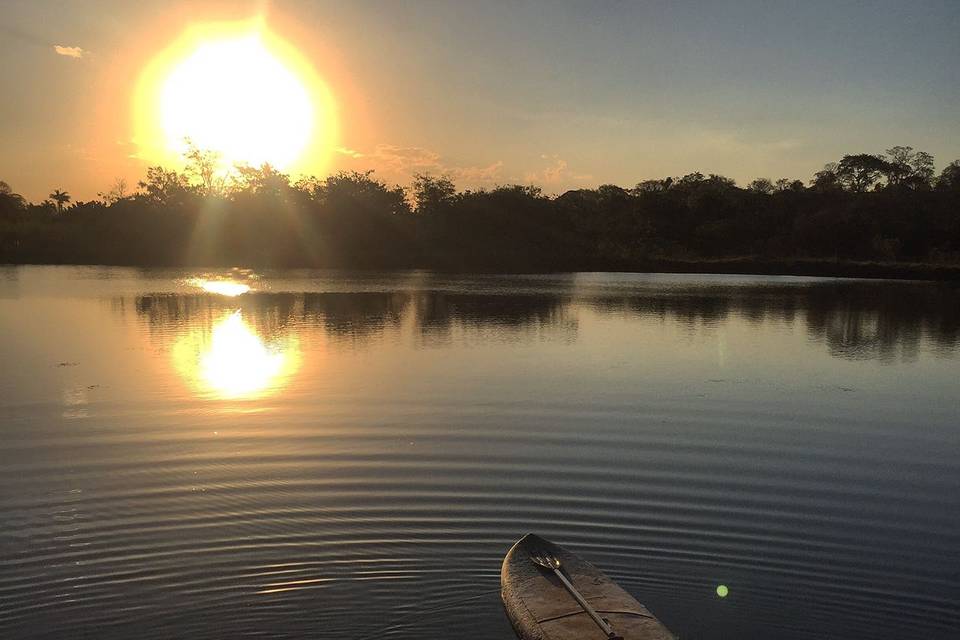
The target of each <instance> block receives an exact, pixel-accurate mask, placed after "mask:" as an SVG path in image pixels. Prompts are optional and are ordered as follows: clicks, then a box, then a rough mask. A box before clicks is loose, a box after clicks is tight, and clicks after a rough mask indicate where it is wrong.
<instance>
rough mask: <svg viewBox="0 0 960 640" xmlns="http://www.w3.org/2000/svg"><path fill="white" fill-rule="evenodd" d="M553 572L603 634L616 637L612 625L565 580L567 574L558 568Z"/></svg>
mask: <svg viewBox="0 0 960 640" xmlns="http://www.w3.org/2000/svg"><path fill="white" fill-rule="evenodd" d="M553 572H554V573H555V574H557V577H558V578H560V581H561V582H563V586H565V587H566V588H567V591H569V592H570V595H572V596H573V597H574V598H576V600H577V602H578V603H579V604H580V606H581V607H583V610H584V611H586V612H587V613H588V614H589V615H590V617H591V618H593V621H594V622H596V623H597V626H598V627H600V628H601V629H602V630H603V632H604V633H605V634H607V637H608V638H616V637H617V634H616V633H614V631H613V627H611V626H610V625H609V623H607V621H606V620H604V619H603V618H601V617H600V614H599V613H597V612H596V610H595V609H594V608H593V607H591V606H590V603H588V602H587V601H586V600H584V598H583V596H582V595H580V592H579V591H577V589H576V587H574V586H573V584H571V582H570V581H569V580H567V576H565V575H563V572H562V571H560V569H554V570H553Z"/></svg>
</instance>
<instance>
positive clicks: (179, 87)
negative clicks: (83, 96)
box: [134, 23, 336, 171]
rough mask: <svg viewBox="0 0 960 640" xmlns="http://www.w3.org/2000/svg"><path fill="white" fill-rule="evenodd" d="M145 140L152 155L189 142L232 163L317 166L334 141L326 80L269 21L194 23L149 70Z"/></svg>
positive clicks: (143, 103)
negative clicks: (270, 28) (269, 26)
mask: <svg viewBox="0 0 960 640" xmlns="http://www.w3.org/2000/svg"><path fill="white" fill-rule="evenodd" d="M134 111H135V120H136V121H137V123H136V128H137V132H138V133H137V141H138V143H139V144H140V146H141V147H142V148H143V149H142V151H145V155H147V156H149V159H150V160H154V161H169V160H170V159H174V158H179V157H180V156H182V155H183V153H184V151H186V150H187V145H188V143H187V141H188V140H189V141H190V143H192V144H193V145H195V146H196V147H197V148H198V149H202V150H210V151H214V152H216V153H218V154H219V156H220V159H221V162H222V164H223V166H224V167H230V166H232V165H234V164H248V165H252V166H259V165H261V164H263V163H269V164H271V165H273V166H274V167H276V168H278V169H281V170H285V171H289V170H291V169H292V168H294V167H295V166H297V165H301V164H302V165H310V166H311V167H312V168H319V167H322V166H323V165H324V164H325V161H326V156H327V155H328V154H329V152H330V149H331V148H332V147H333V146H334V144H335V140H334V138H335V133H336V132H335V129H336V125H335V116H334V112H333V108H332V101H331V99H330V97H329V94H328V92H327V91H326V88H325V86H324V84H323V82H322V81H321V80H320V79H319V78H318V77H317V76H316V74H315V73H314V72H313V70H312V68H311V67H310V65H309V64H307V63H306V62H305V61H304V60H303V59H302V58H301V57H300V56H299V54H298V52H297V51H296V50H295V49H293V47H291V46H290V45H289V44H287V43H285V42H284V41H283V40H281V39H279V38H278V37H276V36H275V35H273V34H271V33H270V32H269V31H268V30H267V29H266V28H265V27H264V26H263V25H262V24H260V23H254V24H241V25H228V26H224V25H215V26H202V27H194V28H193V29H191V30H190V31H189V32H188V33H187V34H185V35H184V36H183V37H182V38H181V39H180V40H179V41H177V42H176V43H175V44H174V45H172V46H171V47H170V48H169V49H168V50H166V51H164V52H163V53H161V54H160V55H159V56H157V58H156V59H155V60H154V61H153V62H152V63H151V64H150V65H149V66H148V68H147V69H146V70H145V71H144V74H143V77H142V78H141V82H140V88H139V90H138V92H137V98H136V100H135V106H134Z"/></svg>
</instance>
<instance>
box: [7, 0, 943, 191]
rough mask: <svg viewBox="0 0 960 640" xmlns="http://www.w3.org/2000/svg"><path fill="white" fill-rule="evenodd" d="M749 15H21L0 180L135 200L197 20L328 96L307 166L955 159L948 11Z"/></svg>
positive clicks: (307, 11) (740, 8) (562, 172)
mask: <svg viewBox="0 0 960 640" xmlns="http://www.w3.org/2000/svg"><path fill="white" fill-rule="evenodd" d="M401 4H402V6H401ZM812 5H816V3H812ZM758 6H762V7H763V10H762V11H761V10H758V7H751V6H750V3H737V5H735V6H732V7H731V6H723V7H721V6H717V7H713V6H711V7H708V8H704V7H699V8H693V7H688V6H685V5H677V6H667V7H664V6H656V7H654V6H639V5H637V6H627V7H623V6H612V5H611V6H595V5H592V4H586V5H584V4H569V5H568V4H565V3H546V4H538V3H536V2H535V3H529V4H525V5H517V6H511V5H497V4H482V3H476V4H475V3H464V4H454V3H443V4H441V5H437V4H432V3H417V2H413V3H387V4H385V3H367V2H359V3H349V4H344V3H333V2H307V1H306V0H287V1H276V2H263V1H238V2H208V3H181V4H170V5H167V4H164V5H163V6H134V5H133V4H132V3H123V2H114V1H110V0H91V1H90V2H86V3H67V4H59V3H48V2H33V3H22V4H15V5H12V6H10V7H5V10H4V16H3V19H2V22H0V31H2V36H3V37H0V55H2V56H3V59H4V61H5V62H6V64H5V65H3V66H2V68H0V82H2V83H3V85H4V86H5V87H8V88H10V87H12V88H14V90H12V91H11V90H9V89H8V91H6V99H5V100H4V101H3V103H4V104H3V105H0V140H2V141H3V145H2V149H0V180H4V181H6V182H8V183H9V184H10V185H11V186H12V187H13V188H14V190H15V191H18V192H20V193H22V194H23V195H25V196H26V197H27V198H28V199H31V200H39V199H42V198H43V197H45V196H46V194H47V193H49V192H50V191H51V190H52V189H54V188H61V189H66V190H68V191H69V192H70V193H71V194H73V195H74V198H75V199H89V198H91V197H94V196H95V195H96V193H97V192H100V191H107V190H108V189H109V188H110V186H111V183H112V182H113V181H114V180H115V179H116V178H124V179H125V180H126V181H127V183H128V184H129V185H131V186H133V185H135V183H136V181H137V179H138V178H139V177H140V176H142V175H143V173H144V170H145V168H146V166H147V165H148V164H151V163H152V162H155V161H156V158H150V157H144V155H145V154H144V150H143V149H142V148H139V147H138V145H137V144H136V142H135V138H136V131H135V130H134V126H133V120H134V117H133V115H134V114H133V113H132V110H133V104H134V100H133V98H134V92H135V88H136V86H137V81H138V78H140V77H141V74H142V72H143V70H144V68H145V67H146V66H147V65H148V64H149V63H150V61H151V60H152V59H154V58H155V56H157V55H158V54H159V53H160V52H162V51H163V50H165V49H166V48H168V47H169V46H170V45H171V43H173V42H175V41H176V40H177V39H178V38H179V37H181V36H182V34H183V33H184V32H185V30H187V29H189V28H190V27H191V26H195V25H197V24H203V23H210V22H217V21H224V20H249V19H251V18H252V17H255V16H258V15H259V16H263V17H264V20H265V23H266V24H267V25H268V27H269V29H270V31H272V32H273V33H275V34H277V35H278V36H280V37H282V38H283V39H284V40H285V41H286V42H288V43H289V44H290V46H292V47H294V48H295V49H296V50H297V52H298V54H299V56H300V57H301V58H302V59H303V60H305V61H306V62H307V63H308V64H309V65H310V66H311V67H312V70H313V71H314V72H315V73H316V75H317V76H319V77H320V78H322V79H323V82H324V83H325V84H326V85H327V86H328V87H329V90H330V92H331V94H332V96H333V100H334V102H335V105H336V111H337V115H338V117H337V130H338V133H337V136H336V140H335V141H330V142H329V147H330V154H329V159H330V161H329V162H328V163H326V166H319V165H318V166H316V167H314V169H315V170H318V171H333V170H340V169H347V170H350V169H357V170H366V169H374V170H375V171H376V174H377V175H378V176H379V177H381V178H382V179H384V180H387V181H388V182H392V183H393V182H396V183H400V184H407V183H409V180H410V177H411V175H412V174H414V173H417V172H429V173H434V174H438V173H446V174H449V175H451V176H452V177H453V178H454V180H455V181H456V182H457V183H458V185H460V186H461V187H482V186H492V185H494V184H498V183H501V184H502V183H513V182H520V183H530V182H533V183H537V184H539V185H541V186H543V187H544V189H545V191H547V192H548V193H557V192H562V191H563V190H566V189H568V188H575V187H581V186H596V185H597V184H601V183H609V182H612V183H617V184H621V185H624V186H632V185H633V184H635V183H636V182H638V181H640V180H642V179H646V178H651V177H660V176H664V175H679V174H683V173H687V172H691V171H696V170H700V171H703V172H704V173H709V172H716V173H721V174H725V175H728V176H731V177H734V178H736V179H737V180H738V181H739V182H740V183H741V184H744V183H746V182H747V181H749V180H750V179H752V178H754V177H758V176H766V177H770V178H774V179H775V178H777V177H780V176H788V177H791V178H793V177H796V178H801V179H804V180H806V179H809V178H810V176H811V175H812V174H813V172H814V171H816V170H817V169H819V168H820V167H821V166H822V165H823V164H824V163H825V162H829V161H832V160H836V159H838V158H839V157H840V156H841V155H842V154H844V153H857V152H871V153H879V152H882V151H883V150H884V149H886V148H888V147H891V146H893V145H897V144H907V145H912V146H914V147H916V148H919V149H923V150H926V151H929V152H931V153H933V154H934V155H935V157H936V160H937V167H938V169H939V168H941V167H943V166H944V165H945V164H946V163H947V162H949V161H950V160H953V159H955V158H956V157H958V156H960V140H958V136H957V132H958V131H960V110H958V109H957V108H956V104H958V103H960V89H958V87H957V83H956V82H955V78H953V77H952V76H951V75H950V72H949V69H948V67H949V65H943V64H939V62H942V61H944V60H951V59H953V60H955V59H958V57H960V44H958V42H960V40H958V39H957V38H956V37H955V36H956V28H960V8H958V6H957V5H950V4H946V5H944V4H942V3H935V2H930V3H928V4H923V6H922V7H921V10H911V11H906V10H905V9H903V8H897V7H896V6H894V5H892V6H891V9H890V11H885V12H876V14H877V15H870V16H863V15H859V12H855V11H853V10H852V9H849V8H847V7H840V8H836V7H835V6H834V5H829V6H831V7H833V8H831V9H830V12H829V13H830V20H829V21H828V22H824V18H823V15H825V14H824V13H823V11H822V9H823V8H824V7H819V9H820V10H821V11H818V7H816V6H810V7H806V6H805V7H804V8H795V9H787V8H779V9H771V8H769V7H767V5H758ZM825 6H826V5H825ZM886 29H895V31H896V33H898V39H894V40H896V42H900V43H901V44H900V45H898V44H896V42H894V41H893V40H891V38H889V37H886V36H885V35H883V34H884V33H887V31H885V30H886ZM902 43H907V44H909V46H901V45H902ZM241 135H242V134H241Z"/></svg>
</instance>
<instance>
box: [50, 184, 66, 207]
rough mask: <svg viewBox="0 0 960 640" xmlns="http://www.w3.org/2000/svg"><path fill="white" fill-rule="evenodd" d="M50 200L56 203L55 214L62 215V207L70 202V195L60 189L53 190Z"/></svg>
mask: <svg viewBox="0 0 960 640" xmlns="http://www.w3.org/2000/svg"><path fill="white" fill-rule="evenodd" d="M50 199H51V200H53V201H54V202H56V203H57V213H63V205H65V204H66V203H68V202H70V194H69V193H67V192H66V191H61V190H60V189H54V191H53V193H51V194H50Z"/></svg>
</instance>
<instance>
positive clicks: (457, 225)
mask: <svg viewBox="0 0 960 640" xmlns="http://www.w3.org/2000/svg"><path fill="white" fill-rule="evenodd" d="M215 162H216V158H215V157H214V156H213V155H212V154H208V153H200V152H196V151H194V152H192V153H191V154H190V155H189V156H188V165H187V169H186V170H185V171H184V172H182V173H178V172H176V171H169V170H166V169H164V168H161V167H152V168H150V169H149V170H148V171H147V175H146V176H145V178H144V179H143V181H142V182H140V183H139V185H138V188H137V189H136V191H135V192H134V193H132V194H127V192H126V187H125V185H124V184H123V182H122V181H118V182H117V184H116V185H115V186H114V188H113V189H112V190H111V191H110V192H108V193H105V194H101V196H100V197H99V199H97V200H94V201H90V202H75V203H71V202H70V195H69V194H68V193H66V192H64V191H60V190H56V191H54V192H53V193H51V195H50V200H47V201H45V202H42V203H39V204H29V203H27V202H25V200H24V199H23V198H22V197H20V196H19V195H17V194H16V193H14V192H13V191H12V190H11V189H10V187H9V186H8V185H6V183H2V182H0V262H6V263H79V264H127V265H196V266H214V265H236V264H244V265H251V266H316V267H356V268H393V267H425V268H437V269H470V270H498V271H505V270H509V271H540V270H589V269H630V268H645V267H649V266H650V265H655V264H658V263H663V262H668V261H686V262H702V261H707V260H717V259H725V258H749V259H753V260H758V261H770V260H782V259H788V260H789V259H817V260H830V261H838V260H839V261H875V262H923V263H937V264H953V265H956V264H960V161H954V162H953V163H951V164H950V165H948V166H947V167H946V168H945V169H944V170H943V171H942V172H941V173H940V174H939V176H937V175H935V173H934V168H933V158H932V157H931V156H930V155H929V154H926V153H923V152H914V151H913V150H912V149H911V148H909V147H895V148H893V149H890V150H888V151H887V152H886V154H885V155H882V156H881V155H870V154H858V155H848V156H844V157H843V158H842V159H841V160H840V161H839V162H838V163H835V164H830V165H827V166H826V167H825V168H824V169H823V170H822V171H819V172H817V174H816V175H815V176H814V178H813V180H812V181H811V182H810V183H809V185H805V184H804V183H802V182H800V181H790V180H787V179H780V180H777V181H775V182H774V181H771V180H768V179H764V178H761V179H758V180H754V181H753V182H752V183H750V184H749V185H748V186H747V187H746V188H740V187H738V186H737V185H736V184H735V183H734V181H733V180H731V179H729V178H725V177H723V176H718V175H712V174H711V175H708V176H704V175H702V174H700V173H692V174H688V175H685V176H683V177H680V178H666V179H662V180H647V181H645V182H641V183H639V184H637V185H636V186H635V187H634V188H632V189H625V188H621V187H618V186H614V185H603V186H601V187H599V188H597V189H589V190H588V189H582V190H576V191H568V192H566V193H564V194H562V195H560V196H557V197H547V196H545V195H543V193H542V192H541V190H540V189H539V188H537V187H533V186H521V185H510V186H502V187H497V188H494V189H491V190H477V191H460V192H458V191H457V190H456V188H455V186H454V184H453V183H452V182H451V181H450V180H449V179H447V178H444V177H431V176H418V177H417V179H416V181H415V182H414V184H413V185H412V187H411V188H410V189H409V190H405V189H403V188H401V187H398V186H389V185H387V184H384V183H383V182H381V181H379V180H377V179H376V178H375V177H374V176H373V175H372V173H338V174H336V175H333V176H330V177H328V178H326V179H323V180H320V179H316V178H303V179H300V180H297V181H292V180H291V179H290V177H289V176H287V175H285V174H282V173H279V172H277V171H276V170H274V169H272V168H271V167H270V166H268V165H265V166H263V167H260V168H252V167H238V168H236V170H235V171H234V172H233V173H232V175H231V176H230V178H229V179H224V178H218V177H217V175H216V173H215V172H214V171H212V170H211V168H212V166H213V163H215Z"/></svg>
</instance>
